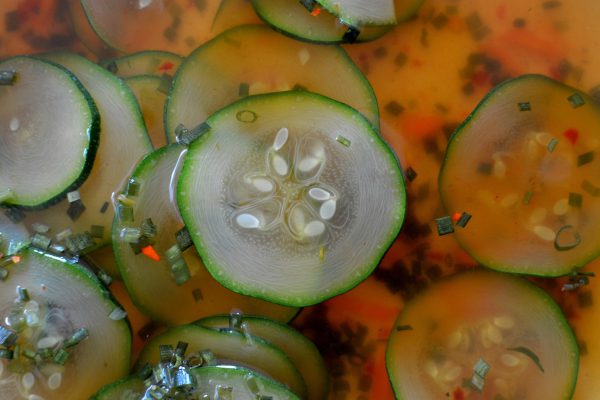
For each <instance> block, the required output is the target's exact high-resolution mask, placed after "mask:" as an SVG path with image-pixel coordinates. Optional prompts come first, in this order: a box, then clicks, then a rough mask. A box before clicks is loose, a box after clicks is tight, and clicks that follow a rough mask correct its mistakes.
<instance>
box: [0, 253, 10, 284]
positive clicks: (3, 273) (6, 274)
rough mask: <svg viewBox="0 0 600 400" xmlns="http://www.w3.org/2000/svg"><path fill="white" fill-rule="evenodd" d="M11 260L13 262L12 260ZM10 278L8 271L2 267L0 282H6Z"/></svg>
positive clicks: (0, 267)
mask: <svg viewBox="0 0 600 400" xmlns="http://www.w3.org/2000/svg"><path fill="white" fill-rule="evenodd" d="M9 260H11V261H12V259H11V258H9ZM6 278H8V270H7V269H6V268H4V267H2V266H0V281H5V280H6Z"/></svg>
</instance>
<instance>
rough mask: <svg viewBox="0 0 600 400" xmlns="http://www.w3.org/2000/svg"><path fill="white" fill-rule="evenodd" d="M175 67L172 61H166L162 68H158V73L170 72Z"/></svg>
mask: <svg viewBox="0 0 600 400" xmlns="http://www.w3.org/2000/svg"><path fill="white" fill-rule="evenodd" d="M174 66H175V64H173V63H172V62H171V61H165V62H164V63H162V64H161V65H160V67H158V72H165V71H170V70H171V69H172V68H173V67H174Z"/></svg>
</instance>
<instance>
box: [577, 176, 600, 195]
mask: <svg viewBox="0 0 600 400" xmlns="http://www.w3.org/2000/svg"><path fill="white" fill-rule="evenodd" d="M581 188H582V189H583V190H584V191H585V192H586V193H588V194H589V195H590V196H593V197H598V196H600V188H599V187H597V186H595V185H594V184H593V183H591V182H590V181H588V180H584V181H583V182H582V183H581Z"/></svg>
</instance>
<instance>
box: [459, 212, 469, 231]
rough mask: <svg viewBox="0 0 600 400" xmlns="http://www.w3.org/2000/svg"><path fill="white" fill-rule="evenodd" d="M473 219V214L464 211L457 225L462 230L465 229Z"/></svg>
mask: <svg viewBox="0 0 600 400" xmlns="http://www.w3.org/2000/svg"><path fill="white" fill-rule="evenodd" d="M471 217H472V215H471V214H469V213H468V212H466V211H463V213H462V214H461V215H460V218H459V219H458V221H456V225H458V226H460V227H461V228H464V227H465V226H467V224H468V223H469V220H471Z"/></svg>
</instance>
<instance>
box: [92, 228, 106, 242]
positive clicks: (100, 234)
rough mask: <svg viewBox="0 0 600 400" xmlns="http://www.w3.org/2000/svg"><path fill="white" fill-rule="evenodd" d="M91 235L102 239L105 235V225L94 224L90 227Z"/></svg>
mask: <svg viewBox="0 0 600 400" xmlns="http://www.w3.org/2000/svg"><path fill="white" fill-rule="evenodd" d="M90 235H92V237H93V238H97V239H102V238H103V237H104V227H103V226H102V225H92V226H91V228H90Z"/></svg>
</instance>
